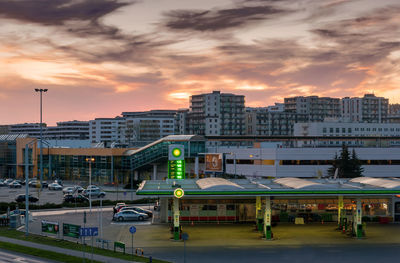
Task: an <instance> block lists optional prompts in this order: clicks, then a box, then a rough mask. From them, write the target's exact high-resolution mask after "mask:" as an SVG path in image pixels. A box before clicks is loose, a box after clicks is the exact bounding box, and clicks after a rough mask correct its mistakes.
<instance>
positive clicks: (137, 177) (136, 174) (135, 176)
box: [133, 170, 139, 181]
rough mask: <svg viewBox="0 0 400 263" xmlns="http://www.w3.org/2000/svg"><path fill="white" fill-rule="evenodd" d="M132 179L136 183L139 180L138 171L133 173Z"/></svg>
mask: <svg viewBox="0 0 400 263" xmlns="http://www.w3.org/2000/svg"><path fill="white" fill-rule="evenodd" d="M133 179H135V181H137V180H138V179H139V171H137V170H135V171H134V172H133Z"/></svg>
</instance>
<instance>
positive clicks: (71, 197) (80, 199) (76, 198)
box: [64, 194, 89, 203]
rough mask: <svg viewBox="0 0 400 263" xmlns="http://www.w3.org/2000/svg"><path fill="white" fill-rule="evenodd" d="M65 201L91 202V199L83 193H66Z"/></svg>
mask: <svg viewBox="0 0 400 263" xmlns="http://www.w3.org/2000/svg"><path fill="white" fill-rule="evenodd" d="M64 202H65V203H75V202H76V203H85V202H89V199H88V198H87V197H85V196H83V195H70V194H66V195H64Z"/></svg>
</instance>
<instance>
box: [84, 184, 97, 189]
mask: <svg viewBox="0 0 400 263" xmlns="http://www.w3.org/2000/svg"><path fill="white" fill-rule="evenodd" d="M86 189H88V190H100V188H99V187H98V186H97V185H94V184H92V185H89V186H88V187H86Z"/></svg>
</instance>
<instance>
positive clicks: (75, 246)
mask: <svg viewBox="0 0 400 263" xmlns="http://www.w3.org/2000/svg"><path fill="white" fill-rule="evenodd" d="M0 236H5V237H9V238H15V239H20V240H25V241H31V242H34V243H39V244H44V245H49V246H55V247H61V248H66V249H72V250H78V251H82V245H81V244H80V243H78V242H71V241H67V240H61V239H55V238H50V237H44V236H40V235H33V234H29V236H28V237H26V236H25V233H24V232H20V231H16V230H10V229H8V228H6V227H0ZM85 249H86V251H88V252H89V251H91V247H90V246H86V247H85ZM93 253H94V254H98V255H103V256H107V257H115V258H120V259H125V260H132V255H130V254H123V253H121V252H114V251H112V250H107V249H101V248H97V247H94V248H93ZM134 261H138V262H149V259H148V258H147V257H140V256H136V255H135V256H134ZM153 262H154V263H168V261H163V260H157V259H153Z"/></svg>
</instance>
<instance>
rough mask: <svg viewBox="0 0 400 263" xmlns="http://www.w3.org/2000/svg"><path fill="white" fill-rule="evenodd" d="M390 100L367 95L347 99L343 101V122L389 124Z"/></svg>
mask: <svg viewBox="0 0 400 263" xmlns="http://www.w3.org/2000/svg"><path fill="white" fill-rule="evenodd" d="M388 111H389V100H388V99H386V98H383V97H376V96H375V95H374V94H365V95H364V97H362V98H357V97H354V98H350V97H345V98H343V99H342V100H341V114H342V120H343V121H348V122H368V123H383V122H387V118H388Z"/></svg>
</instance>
